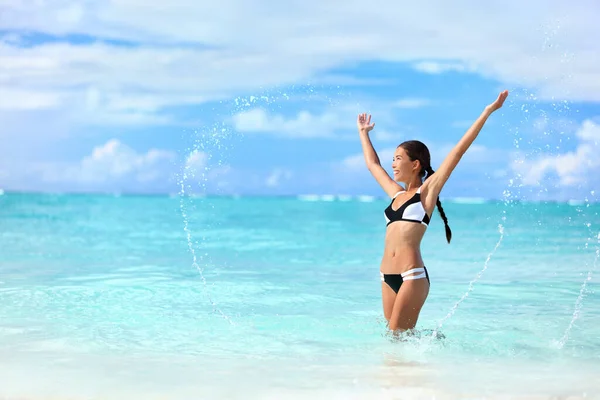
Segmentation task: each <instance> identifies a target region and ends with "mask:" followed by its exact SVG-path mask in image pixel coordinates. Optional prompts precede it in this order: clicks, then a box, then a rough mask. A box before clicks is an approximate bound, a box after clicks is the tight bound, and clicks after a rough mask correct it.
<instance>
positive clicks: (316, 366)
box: [0, 193, 600, 399]
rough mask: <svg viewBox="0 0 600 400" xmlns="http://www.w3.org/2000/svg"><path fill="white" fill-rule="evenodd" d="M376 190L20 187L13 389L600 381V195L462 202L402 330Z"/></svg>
mask: <svg viewBox="0 0 600 400" xmlns="http://www.w3.org/2000/svg"><path fill="white" fill-rule="evenodd" d="M312 200H316V201H312ZM366 200H369V199H351V200H349V201H337V200H335V201H319V200H318V199H311V198H301V199H296V198H244V197H241V198H211V197H207V198H185V199H180V198H179V197H176V196H175V197H166V196H165V197H160V196H156V197H151V196H148V197H143V196H123V197H111V196H92V195H33V194H11V193H8V194H4V195H3V196H0V206H1V207H0V224H1V227H2V229H1V236H0V248H1V249H2V251H1V252H0V396H5V397H6V396H13V397H31V398H56V397H69V398H90V397H92V398H96V397H98V398H100V397H103V398H128V399H131V398H132V397H135V398H137V397H139V398H165V397H167V398H178V399H181V398H248V397H254V398H257V397H258V398H282V397H285V398H290V397H291V398H305V397H308V396H311V397H318V398H373V396H375V397H377V398H396V397H395V396H400V397H402V398H432V397H435V398H466V397H469V398H472V397H476V398H484V397H485V398H496V397H503V396H511V397H523V398H549V397H552V396H554V397H556V396H563V397H564V396H574V397H575V398H578V397H582V398H583V397H586V398H594V397H598V396H600V379H598V376H600V374H599V372H600V308H598V307H596V305H597V304H598V301H599V300H600V296H599V295H598V290H597V289H598V283H597V282H598V276H600V268H598V264H600V260H598V233H599V231H600V218H599V216H598V211H600V206H598V205H587V204H583V205H569V204H557V203H549V204H518V203H511V204H504V203H501V202H499V203H482V204H468V203H465V202H464V201H461V202H457V203H453V202H451V201H445V202H444V208H445V210H446V213H447V215H448V218H449V222H450V226H451V228H452V230H453V241H452V244H450V245H448V244H446V242H445V237H444V228H443V223H442V222H441V220H440V218H439V216H438V215H437V214H436V215H435V216H434V217H433V220H432V223H431V225H430V227H429V228H428V232H427V235H426V237H425V239H424V242H423V249H422V250H423V257H424V259H425V262H426V265H427V267H428V270H429V273H430V276H431V281H432V286H431V291H430V295H429V299H428V301H427V303H426V305H425V307H424V309H423V311H422V314H421V317H420V320H419V324H418V327H417V332H416V334H415V335H414V336H411V337H407V338H404V339H403V340H396V339H394V338H393V337H391V336H390V335H388V334H386V330H385V324H384V321H383V318H382V311H381V297H380V290H381V288H380V285H381V283H380V281H379V270H378V268H379V262H380V259H381V252H382V246H383V237H384V233H385V221H384V217H383V209H384V208H385V206H387V202H386V201H385V200H378V199H375V200H373V201H366ZM182 211H183V215H185V217H184V216H182ZM188 234H189V236H188ZM188 240H189V241H188ZM496 247H497V250H495V251H494V248H496ZM190 249H191V250H192V251H190ZM194 257H195V260H196V261H197V265H196V264H194ZM482 271H483V273H482ZM481 273H482V274H481ZM478 274H481V276H480V277H479V279H478V280H477V281H476V282H475V283H474V284H472V285H471V286H470V283H472V281H473V280H474V279H476V278H477V276H478ZM588 278H591V279H589V280H588ZM584 283H585V287H584V290H583V292H582V285H583V284H584ZM467 294H468V295H467ZM461 299H462V301H461V302H460V304H459V306H458V308H456V309H453V307H454V306H455V304H456V303H457V302H458V301H459V300H461ZM576 310H579V311H578V312H576ZM440 325H441V327H440ZM569 327H570V328H569ZM434 332H438V333H439V337H438V338H435V339H434V338H433V333H434Z"/></svg>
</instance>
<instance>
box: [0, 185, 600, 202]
mask: <svg viewBox="0 0 600 400" xmlns="http://www.w3.org/2000/svg"><path fill="white" fill-rule="evenodd" d="M15 194H17V195H55V196H69V195H77V196H112V197H167V198H175V197H188V198H241V197H245V198H293V199H299V200H308V201H326V202H327V201H350V200H363V202H364V201H373V200H386V199H388V197H387V196H385V195H372V194H366V193H364V194H354V195H351V194H317V193H297V194H257V193H246V194H241V193H228V194H225V193H217V192H212V193H185V194H183V195H182V194H181V193H180V192H143V191H140V192H135V191H132V192H118V191H85V190H82V191H64V192H60V191H43V190H3V189H0V196H2V195H15ZM440 201H446V202H451V203H455V204H470V205H473V204H485V203H495V202H503V203H504V202H517V203H535V204H540V203H559V204H570V205H585V204H597V203H599V202H600V199H599V200H596V201H589V200H588V201H586V200H585V199H568V200H558V199H546V200H531V199H524V198H519V199H510V200H507V199H503V198H493V197H490V198H485V197H480V196H472V197H468V196H457V197H440Z"/></svg>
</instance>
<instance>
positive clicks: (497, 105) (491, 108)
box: [485, 90, 508, 112]
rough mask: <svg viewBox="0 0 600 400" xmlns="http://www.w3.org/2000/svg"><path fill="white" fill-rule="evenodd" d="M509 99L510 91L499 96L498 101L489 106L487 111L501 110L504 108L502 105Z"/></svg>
mask: <svg viewBox="0 0 600 400" xmlns="http://www.w3.org/2000/svg"><path fill="white" fill-rule="evenodd" d="M507 97H508V90H505V91H503V92H502V93H500V94H499V95H498V98H497V99H496V101H494V102H493V103H492V104H490V105H488V106H487V107H486V108H485V109H486V110H487V111H489V112H494V111H496V110H498V109H500V108H501V107H502V105H503V104H504V100H506V98H507Z"/></svg>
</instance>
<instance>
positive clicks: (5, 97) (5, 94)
mask: <svg viewBox="0 0 600 400" xmlns="http://www.w3.org/2000/svg"><path fill="white" fill-rule="evenodd" d="M60 103H61V95H60V93H57V92H52V91H50V92H44V91H39V90H24V89H12V88H10V87H0V110H8V111H17V110H37V109H53V108H57V107H58V106H59V105H60Z"/></svg>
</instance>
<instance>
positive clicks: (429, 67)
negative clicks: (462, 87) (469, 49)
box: [414, 61, 475, 74]
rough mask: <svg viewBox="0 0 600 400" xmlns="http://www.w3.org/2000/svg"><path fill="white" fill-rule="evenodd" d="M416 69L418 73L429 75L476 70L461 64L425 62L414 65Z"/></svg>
mask: <svg viewBox="0 0 600 400" xmlns="http://www.w3.org/2000/svg"><path fill="white" fill-rule="evenodd" d="M414 68H415V69H416V70H417V71H420V72H425V73H428V74H441V73H443V72H448V71H458V72H464V71H466V70H475V69H474V68H467V67H466V66H465V65H464V64H461V63H444V62H434V61H423V62H418V63H416V64H414Z"/></svg>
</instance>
